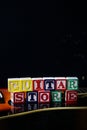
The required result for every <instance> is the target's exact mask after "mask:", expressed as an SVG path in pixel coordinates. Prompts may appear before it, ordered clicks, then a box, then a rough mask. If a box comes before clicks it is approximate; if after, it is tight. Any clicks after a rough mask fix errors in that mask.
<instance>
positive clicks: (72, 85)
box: [66, 77, 78, 90]
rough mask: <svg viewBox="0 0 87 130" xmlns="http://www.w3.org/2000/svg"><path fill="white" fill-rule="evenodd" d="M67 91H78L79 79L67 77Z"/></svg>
mask: <svg viewBox="0 0 87 130" xmlns="http://www.w3.org/2000/svg"><path fill="white" fill-rule="evenodd" d="M66 79H67V90H78V78H77V77H67V78H66Z"/></svg>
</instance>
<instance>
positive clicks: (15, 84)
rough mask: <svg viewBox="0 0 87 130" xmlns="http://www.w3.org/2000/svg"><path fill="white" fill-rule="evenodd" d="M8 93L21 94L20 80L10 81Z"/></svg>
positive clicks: (12, 79)
mask: <svg viewBox="0 0 87 130" xmlns="http://www.w3.org/2000/svg"><path fill="white" fill-rule="evenodd" d="M8 91H9V92H20V91H21V88H20V78H10V79H8Z"/></svg>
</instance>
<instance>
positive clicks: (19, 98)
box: [11, 92, 25, 104]
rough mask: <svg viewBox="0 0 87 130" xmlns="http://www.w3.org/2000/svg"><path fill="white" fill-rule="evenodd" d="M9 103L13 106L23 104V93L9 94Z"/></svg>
mask: <svg viewBox="0 0 87 130" xmlns="http://www.w3.org/2000/svg"><path fill="white" fill-rule="evenodd" d="M11 101H12V103H14V104H20V103H24V102H25V92H11Z"/></svg>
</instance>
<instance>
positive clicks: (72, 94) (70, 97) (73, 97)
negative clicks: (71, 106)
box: [65, 90, 77, 102]
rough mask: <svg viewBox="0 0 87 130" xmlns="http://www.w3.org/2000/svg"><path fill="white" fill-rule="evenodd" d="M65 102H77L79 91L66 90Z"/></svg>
mask: <svg viewBox="0 0 87 130" xmlns="http://www.w3.org/2000/svg"><path fill="white" fill-rule="evenodd" d="M65 101H66V102H77V91H74V90H72V91H70V90H66V92H65Z"/></svg>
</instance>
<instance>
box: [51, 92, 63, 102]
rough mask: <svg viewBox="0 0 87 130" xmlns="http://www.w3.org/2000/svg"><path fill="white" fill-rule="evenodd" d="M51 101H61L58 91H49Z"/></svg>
mask: <svg viewBox="0 0 87 130" xmlns="http://www.w3.org/2000/svg"><path fill="white" fill-rule="evenodd" d="M51 99H52V102H61V100H62V96H61V92H60V91H52V92H51Z"/></svg>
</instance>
